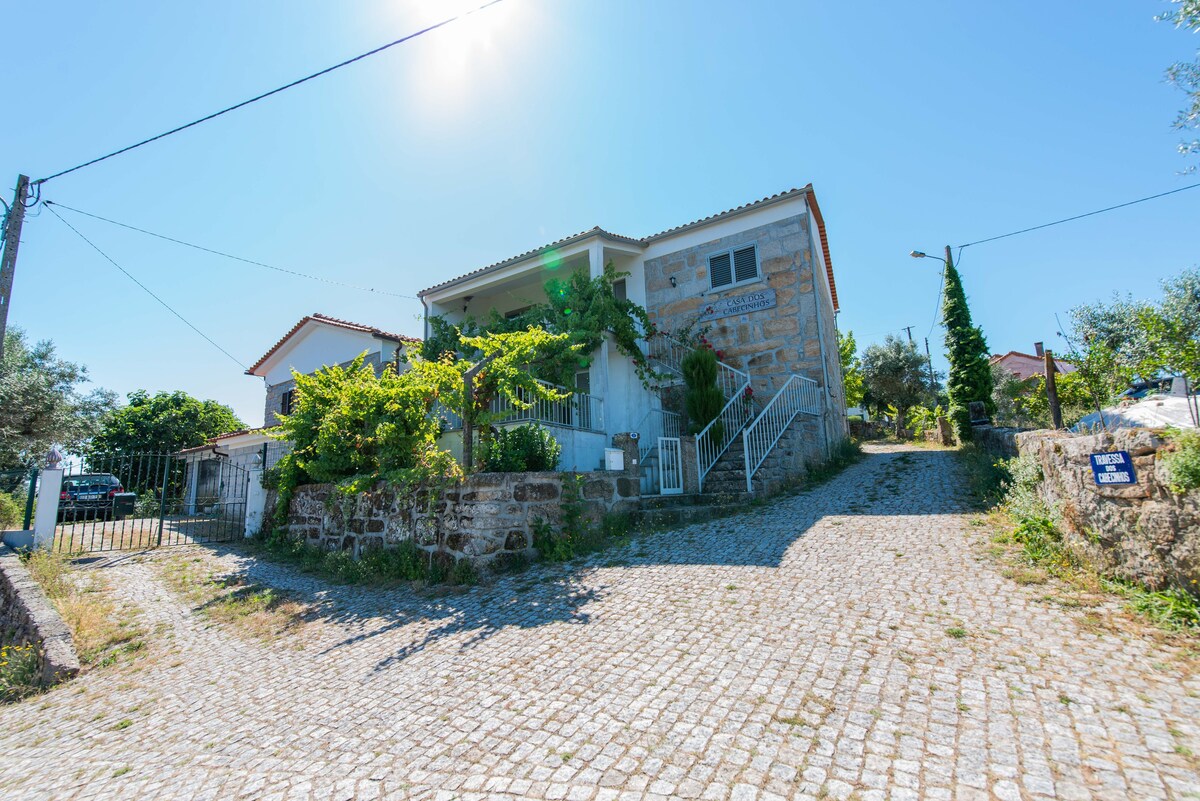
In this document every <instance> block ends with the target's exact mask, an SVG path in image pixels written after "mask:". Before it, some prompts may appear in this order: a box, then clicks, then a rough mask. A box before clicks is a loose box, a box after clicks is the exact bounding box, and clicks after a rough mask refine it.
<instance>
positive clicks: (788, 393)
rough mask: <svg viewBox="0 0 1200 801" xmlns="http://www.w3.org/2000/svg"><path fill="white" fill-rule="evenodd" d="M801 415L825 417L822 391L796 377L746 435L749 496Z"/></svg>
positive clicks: (777, 395)
mask: <svg viewBox="0 0 1200 801" xmlns="http://www.w3.org/2000/svg"><path fill="white" fill-rule="evenodd" d="M798 414H811V415H813V416H814V417H820V415H821V390H820V388H819V387H818V386H817V382H816V381H813V380H812V379H811V378H802V377H801V376H798V375H793V376H791V377H790V378H788V380H787V383H785V384H784V385H783V386H782V387H780V388H779V391H778V392H776V393H775V397H773V398H771V400H770V402H769V403H767V405H766V406H764V407H763V410H762V411H761V412H759V414H758V417H755V418H754V420H753V421H751V422H750V424H749V425H747V426H746V428H745V430H743V431H742V445H743V448H742V453H743V455H744V456H745V459H746V492H754V485H753V483H752V482H753V479H754V474H755V473H757V472H758V469H759V468H760V467H762V464H763V462H764V461H766V459H767V457H768V456H769V455H770V454H771V451H772V450H774V448H775V446H776V445H777V444H778V443H779V439H780V437H782V436H783V432H784V431H787V427H788V426H789V425H791V424H792V421H793V420H795V419H796V415H798Z"/></svg>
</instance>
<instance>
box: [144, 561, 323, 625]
mask: <svg viewBox="0 0 1200 801" xmlns="http://www.w3.org/2000/svg"><path fill="white" fill-rule="evenodd" d="M164 576H165V578H166V580H167V585H168V586H169V587H170V588H171V589H172V590H174V591H175V592H176V593H178V594H179V595H181V596H182V597H184V598H186V599H187V600H188V601H189V602H191V603H192V604H195V606H196V610H197V611H198V612H200V613H201V614H203V615H204V616H206V617H208V618H209V619H211V620H214V621H216V622H218V623H222V624H225V625H228V626H230V627H232V628H234V629H236V630H237V631H240V632H241V633H243V634H249V635H251V636H254V637H258V638H260V639H271V638H273V637H277V636H279V635H281V634H284V633H285V632H287V631H288V630H290V629H293V628H295V627H296V626H298V625H300V623H301V622H302V621H303V619H304V614H305V612H306V611H307V609H306V607H305V606H304V605H303V604H301V603H300V602H298V601H296V600H294V599H293V598H292V597H291V596H289V595H288V594H286V593H284V592H280V591H279V590H277V589H274V588H272V587H264V586H262V585H260V584H246V583H244V582H243V581H241V580H240V579H238V578H236V577H220V576H216V575H214V574H213V572H212V571H211V570H209V569H208V567H207V565H206V563H205V560H204V557H201V556H193V557H179V558H176V559H173V560H171V561H170V562H167V563H166V564H165V565H164Z"/></svg>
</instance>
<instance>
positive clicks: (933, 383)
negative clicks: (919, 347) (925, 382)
mask: <svg viewBox="0 0 1200 801" xmlns="http://www.w3.org/2000/svg"><path fill="white" fill-rule="evenodd" d="M925 361H926V362H927V363H928V364H929V391H930V392H931V393H933V398H934V400H935V401H936V400H937V379H936V378H934V377H933V357H932V356H930V355H929V337H925Z"/></svg>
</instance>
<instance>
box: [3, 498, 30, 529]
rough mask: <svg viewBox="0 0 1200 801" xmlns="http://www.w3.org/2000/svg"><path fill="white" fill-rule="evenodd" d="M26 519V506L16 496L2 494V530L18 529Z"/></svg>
mask: <svg viewBox="0 0 1200 801" xmlns="http://www.w3.org/2000/svg"><path fill="white" fill-rule="evenodd" d="M24 519H25V504H24V503H23V502H22V503H18V501H17V498H16V496H15V495H10V494H9V493H7V492H0V528H17V527H18V526H20V525H21V523H22V522H23V521H24Z"/></svg>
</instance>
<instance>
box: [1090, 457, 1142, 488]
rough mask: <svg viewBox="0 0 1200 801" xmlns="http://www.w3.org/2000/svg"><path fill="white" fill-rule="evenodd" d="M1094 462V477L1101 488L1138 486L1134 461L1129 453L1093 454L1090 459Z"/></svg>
mask: <svg viewBox="0 0 1200 801" xmlns="http://www.w3.org/2000/svg"><path fill="white" fill-rule="evenodd" d="M1088 458H1089V459H1091V461H1092V475H1093V476H1094V477H1095V479H1096V483H1097V484H1099V485H1101V486H1105V487H1106V486H1109V485H1111V484H1136V483H1137V474H1136V473H1134V471H1133V459H1131V458H1130V456H1129V452H1128V451H1112V452H1110V453H1093V454H1092V455H1091V456H1089V457H1088Z"/></svg>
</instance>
